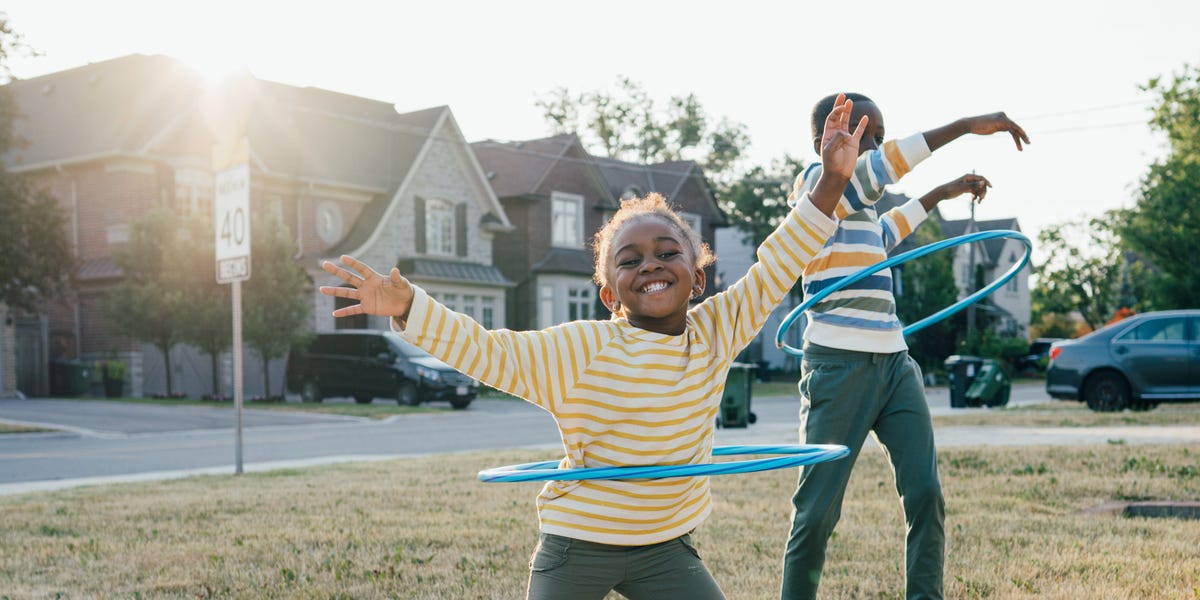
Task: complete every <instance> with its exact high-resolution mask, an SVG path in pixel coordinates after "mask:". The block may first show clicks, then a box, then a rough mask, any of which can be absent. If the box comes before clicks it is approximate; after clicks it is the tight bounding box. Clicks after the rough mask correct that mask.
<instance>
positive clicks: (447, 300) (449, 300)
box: [438, 294, 458, 312]
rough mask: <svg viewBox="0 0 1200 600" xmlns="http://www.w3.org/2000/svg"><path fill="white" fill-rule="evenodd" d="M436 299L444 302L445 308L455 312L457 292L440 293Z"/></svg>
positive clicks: (456, 308) (456, 309)
mask: <svg viewBox="0 0 1200 600" xmlns="http://www.w3.org/2000/svg"><path fill="white" fill-rule="evenodd" d="M438 301H439V302H441V303H442V304H444V305H445V306H446V308H448V309H450V310H453V311H455V312H457V311H458V294H442V295H441V298H439V300H438Z"/></svg>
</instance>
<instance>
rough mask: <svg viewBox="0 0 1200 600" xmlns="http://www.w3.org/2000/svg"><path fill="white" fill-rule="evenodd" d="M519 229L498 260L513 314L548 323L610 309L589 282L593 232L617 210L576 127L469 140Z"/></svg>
mask: <svg viewBox="0 0 1200 600" xmlns="http://www.w3.org/2000/svg"><path fill="white" fill-rule="evenodd" d="M471 147H472V149H473V150H474V151H475V155H476V156H477V157H478V158H479V162H480V164H482V165H483V169H484V171H485V173H486V175H487V178H488V181H489V182H490V183H491V185H492V189H493V190H494V191H495V193H496V195H497V196H498V197H499V198H500V202H501V203H502V204H503V206H504V211H505V213H506V214H508V217H509V219H511V220H512V224H513V226H514V230H513V231H511V232H509V233H502V234H499V235H498V236H497V241H496V250H495V254H496V266H497V267H498V268H499V269H500V270H501V271H502V272H503V273H504V275H505V277H507V278H508V279H510V280H512V281H513V282H515V286H514V287H513V288H512V290H511V292H510V295H509V302H508V310H509V313H508V322H509V324H510V326H511V327H512V328H514V329H543V328H546V327H550V326H552V325H556V324H558V323H563V322H566V321H573V320H576V319H592V318H599V317H600V315H601V314H603V315H604V316H607V312H604V310H603V305H602V304H601V303H600V302H599V298H598V295H597V292H596V285H595V284H594V283H593V282H592V273H593V270H594V268H593V261H592V251H591V242H592V235H593V234H594V233H595V232H596V231H597V230H599V229H600V227H601V225H603V224H604V222H605V221H606V220H607V218H608V217H609V216H610V215H612V214H613V212H615V211H616V208H617V203H616V201H615V199H614V197H613V195H612V194H611V193H610V191H609V188H608V184H607V183H606V182H605V180H604V177H603V174H602V173H601V171H600V169H599V167H598V166H597V164H596V161H595V160H593V158H592V156H591V155H590V154H588V152H587V150H585V149H584V148H583V145H582V144H581V143H580V141H579V138H578V137H576V136H575V135H569V134H568V135H558V136H554V137H549V138H543V139H536V140H528V141H521V142H496V141H491V140H488V141H482V142H476V143H474V144H472V145H471Z"/></svg>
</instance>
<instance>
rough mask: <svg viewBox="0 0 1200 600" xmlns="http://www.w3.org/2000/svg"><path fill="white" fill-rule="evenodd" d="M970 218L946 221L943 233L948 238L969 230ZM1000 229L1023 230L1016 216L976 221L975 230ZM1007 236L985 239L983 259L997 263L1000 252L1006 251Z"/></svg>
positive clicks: (943, 225)
mask: <svg viewBox="0 0 1200 600" xmlns="http://www.w3.org/2000/svg"><path fill="white" fill-rule="evenodd" d="M968 222H969V219H958V220H955V221H945V222H943V223H942V235H943V236H944V237H947V238H952V237H957V236H960V235H963V233H964V232H965V231H966V230H967V223H968ZM998 229H1010V230H1012V231H1021V225H1020V223H1019V222H1018V221H1017V219H1016V218H1015V217H1009V218H1007V219H991V220H987V221H975V226H974V228H973V231H995V230H998ZM1005 242H1006V238H995V239H990V240H985V241H984V242H983V244H982V245H983V251H984V256H983V259H984V260H986V261H987V262H989V263H993V264H994V263H996V262H997V261H998V260H999V259H1000V253H1001V252H1003V251H1004V244H1005Z"/></svg>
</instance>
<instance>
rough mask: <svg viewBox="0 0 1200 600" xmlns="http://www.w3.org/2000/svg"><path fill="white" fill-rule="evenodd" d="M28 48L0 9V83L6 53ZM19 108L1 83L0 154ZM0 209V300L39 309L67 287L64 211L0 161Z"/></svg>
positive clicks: (69, 268) (12, 139)
mask: <svg viewBox="0 0 1200 600" xmlns="http://www.w3.org/2000/svg"><path fill="white" fill-rule="evenodd" d="M29 52H31V51H30V50H29V48H28V46H26V45H25V44H24V42H23V41H22V39H21V36H20V35H18V34H16V33H14V32H13V31H12V28H11V27H10V26H9V23H8V19H7V18H6V17H5V16H4V14H3V13H0V84H4V83H8V81H9V80H11V74H10V72H9V70H8V58H9V57H10V56H12V55H13V54H15V53H29ZM18 114H19V107H17V106H16V103H15V102H14V101H13V99H12V95H11V94H10V93H9V91H8V89H7V88H0V156H2V155H4V154H6V153H8V152H9V151H10V150H12V149H13V148H17V147H20V146H21V145H22V140H20V139H18V138H17V137H16V135H15V133H14V131H13V121H14V119H16V118H17V115H18ZM0 215H3V217H0V304H3V305H7V306H9V307H10V308H13V309H16V310H19V311H28V312H39V308H40V307H41V305H42V304H43V303H44V301H45V300H46V299H50V298H55V297H57V296H61V295H62V294H64V293H65V292H66V291H67V290H68V289H69V288H70V286H71V281H72V278H73V276H74V273H75V271H76V265H75V259H74V257H73V256H72V254H71V248H70V245H69V244H68V241H67V236H66V233H65V229H64V223H65V219H64V217H63V214H62V212H61V211H60V210H59V208H58V204H57V203H56V202H55V200H54V198H53V197H51V196H50V195H49V194H47V193H45V192H44V191H42V190H38V189H34V188H33V187H32V186H31V185H30V184H29V182H28V181H27V180H26V179H25V177H24V176H22V175H19V174H14V173H9V172H8V170H7V169H6V168H5V167H4V165H2V164H0Z"/></svg>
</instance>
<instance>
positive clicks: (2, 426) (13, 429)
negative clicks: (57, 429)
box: [0, 423, 54, 433]
mask: <svg viewBox="0 0 1200 600" xmlns="http://www.w3.org/2000/svg"><path fill="white" fill-rule="evenodd" d="M39 431H54V430H53V429H46V428H44V427H34V426H31V425H16V424H13V423H0V433H35V432H39Z"/></svg>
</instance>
